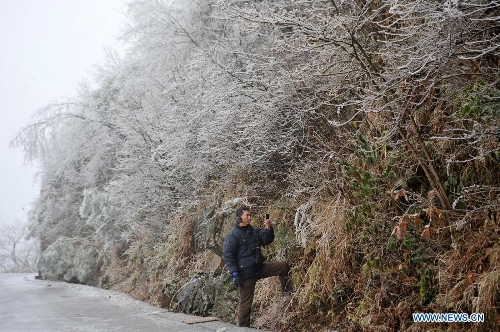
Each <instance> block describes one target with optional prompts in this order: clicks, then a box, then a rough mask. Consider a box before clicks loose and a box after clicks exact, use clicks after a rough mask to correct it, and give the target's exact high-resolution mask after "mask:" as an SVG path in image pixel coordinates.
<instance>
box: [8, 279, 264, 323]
mask: <svg viewBox="0 0 500 332" xmlns="http://www.w3.org/2000/svg"><path fill="white" fill-rule="evenodd" d="M193 318H197V317H193V316H188V315H184V314H177V313H171V312H168V311H167V310H165V309H160V308H157V307H153V306H151V305H149V304H147V303H144V302H141V301H137V300H134V299H133V298H131V297H130V296H128V295H125V294H122V293H118V292H114V291H108V290H104V289H100V288H95V287H89V286H84V285H75V284H68V283H63V282H51V281H46V280H36V279H35V274H26V273H0V331H2V332H3V331H5V332H25V331H26V332H27V331H37V332H42V331H47V332H51V331H86V332H108V331H120V332H130V331H145V332H157V331H162V332H177V331H181V332H183V331H186V332H205V331H220V332H223V331H224V332H226V331H227V332H229V331H231V332H233V331H234V332H237V331H241V332H243V331H257V330H254V329H247V328H239V327H236V326H234V325H231V324H227V323H222V322H218V321H217V322H207V323H197V324H186V323H183V321H184V320H189V319H193Z"/></svg>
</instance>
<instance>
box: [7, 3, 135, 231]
mask: <svg viewBox="0 0 500 332" xmlns="http://www.w3.org/2000/svg"><path fill="white" fill-rule="evenodd" d="M124 9H125V5H124V4H123V1H122V0H0V223H2V222H8V223H10V222H12V221H14V220H16V219H19V220H22V221H26V220H27V212H28V211H29V209H30V207H31V203H32V202H33V201H34V199H35V197H36V196H37V195H38V191H39V183H37V182H35V174H36V171H37V169H36V168H35V167H30V166H25V165H24V157H23V155H22V153H21V151H19V150H10V149H9V147H8V145H9V141H10V140H11V139H12V138H13V137H14V136H15V134H16V133H17V132H18V131H19V130H20V129H21V128H22V127H23V126H25V125H28V124H29V123H30V121H31V120H30V118H31V115H32V114H33V113H34V112H35V111H36V110H37V109H39V108H41V107H43V106H44V105H46V104H48V103H49V102H50V101H52V100H54V99H57V98H60V97H72V96H75V95H76V89H77V86H78V83H79V82H80V81H82V79H84V78H85V77H90V76H91V72H92V70H93V68H94V67H95V65H96V64H103V63H104V62H105V54H106V52H105V47H111V48H114V49H117V50H119V51H122V50H123V48H124V46H123V45H122V44H120V43H118V42H117V37H118V36H119V33H120V28H121V27H122V26H123V22H124V20H125V19H124V15H123V14H122V10H124Z"/></svg>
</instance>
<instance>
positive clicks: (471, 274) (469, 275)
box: [466, 271, 475, 285]
mask: <svg viewBox="0 0 500 332" xmlns="http://www.w3.org/2000/svg"><path fill="white" fill-rule="evenodd" d="M466 279H467V283H469V285H470V284H472V283H474V279H475V278H474V271H470V272H469V273H467V278H466Z"/></svg>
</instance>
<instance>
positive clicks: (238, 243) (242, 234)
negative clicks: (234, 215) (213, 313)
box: [222, 223, 274, 281]
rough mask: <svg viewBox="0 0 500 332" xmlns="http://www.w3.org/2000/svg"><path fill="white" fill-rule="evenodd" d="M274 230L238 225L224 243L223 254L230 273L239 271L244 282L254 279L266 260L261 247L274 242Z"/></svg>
mask: <svg viewBox="0 0 500 332" xmlns="http://www.w3.org/2000/svg"><path fill="white" fill-rule="evenodd" d="M273 240H274V230H273V228H272V227H271V229H269V230H268V229H258V228H253V227H252V226H250V225H248V226H246V227H241V226H240V225H239V224H238V223H236V224H235V225H234V228H233V229H232V230H231V232H229V234H228V235H227V237H226V240H225V241H224V248H223V250H222V253H223V255H224V261H225V262H226V266H227V268H228V269H229V272H231V273H232V272H234V271H238V274H239V276H240V277H241V279H242V281H243V280H247V279H250V278H253V277H255V276H256V275H257V273H258V272H259V271H260V269H261V268H262V265H263V264H264V261H265V258H264V256H263V255H262V251H261V246H265V245H268V244H270V243H271V242H273Z"/></svg>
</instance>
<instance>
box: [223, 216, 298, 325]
mask: <svg viewBox="0 0 500 332" xmlns="http://www.w3.org/2000/svg"><path fill="white" fill-rule="evenodd" d="M251 221H252V214H251V212H250V208H248V207H246V206H243V207H241V208H239V209H238V210H236V224H235V225H234V228H233V229H232V230H231V232H229V234H228V235H227V237H226V239H225V241H224V248H223V254H224V261H225V262H226V266H227V268H228V270H229V272H231V276H232V278H233V283H234V284H235V285H236V286H237V287H238V289H239V292H240V298H239V304H238V325H239V326H244V327H250V312H251V309H252V302H253V295H254V292H255V283H256V282H257V280H259V279H264V278H268V277H272V276H279V277H280V282H281V291H282V292H283V293H288V292H290V291H291V286H292V284H291V280H290V276H289V272H290V266H289V265H288V263H287V262H273V263H264V261H265V258H264V256H263V255H262V251H261V247H262V246H265V245H268V244H270V243H272V242H273V240H274V229H273V226H272V225H271V221H270V220H269V219H266V220H265V221H264V228H263V229H258V228H253V227H252V226H251V225H250V222H251Z"/></svg>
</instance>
